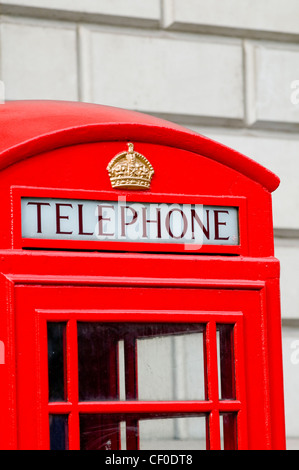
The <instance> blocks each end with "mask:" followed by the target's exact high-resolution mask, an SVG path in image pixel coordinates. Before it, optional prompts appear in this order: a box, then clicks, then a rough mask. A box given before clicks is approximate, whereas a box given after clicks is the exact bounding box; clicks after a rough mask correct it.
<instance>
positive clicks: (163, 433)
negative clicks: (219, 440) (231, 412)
mask: <svg viewBox="0 0 299 470" xmlns="http://www.w3.org/2000/svg"><path fill="white" fill-rule="evenodd" d="M80 449H81V450H136V449H141V450H172V449H174V450H176V449H180V450H188V449H190V450H192V449H202V450H204V449H206V416H205V415H200V416H184V415H179V414H178V415H176V416H170V417H169V416H164V417H161V416H156V415H149V416H147V417H142V419H141V418H140V416H139V417H137V416H135V415H127V416H126V415H110V416H107V415H100V414H82V415H80Z"/></svg>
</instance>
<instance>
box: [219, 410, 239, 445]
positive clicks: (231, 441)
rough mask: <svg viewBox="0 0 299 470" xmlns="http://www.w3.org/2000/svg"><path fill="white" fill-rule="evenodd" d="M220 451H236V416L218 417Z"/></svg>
mask: <svg viewBox="0 0 299 470" xmlns="http://www.w3.org/2000/svg"><path fill="white" fill-rule="evenodd" d="M220 431H221V449H222V450H237V448H238V447H237V414H236V413H222V414H221V415H220Z"/></svg>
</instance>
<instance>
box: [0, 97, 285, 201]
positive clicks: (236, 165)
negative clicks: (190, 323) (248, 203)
mask: <svg viewBox="0 0 299 470" xmlns="http://www.w3.org/2000/svg"><path fill="white" fill-rule="evenodd" d="M0 129H1V132H0V135H1V139H0V170H1V169H4V168H6V167H7V166H9V165H12V164H14V163H17V162H18V161H21V160H23V159H25V158H28V157H31V156H34V155H37V154H39V153H42V152H45V151H50V150H54V149H57V148H61V147H65V146H70V145H76V144H82V143H88V142H90V143H93V142H101V141H106V142H108V141H123V140H129V141H131V140H133V141H134V142H148V143H153V144H160V145H166V146H169V147H175V148H179V149H183V150H187V151H191V152H194V153H197V154H200V155H203V156H205V157H207V158H210V159H212V160H215V161H217V162H219V163H222V164H223V165H226V166H228V167H230V168H233V169H234V170H236V171H238V172H239V173H242V174H243V175H245V176H247V177H248V178H250V179H252V180H253V181H255V182H257V183H260V184H261V185H262V186H263V187H265V188H266V189H267V190H268V191H270V192H272V191H274V190H275V189H276V188H277V187H278V185H279V178H278V177H277V176H276V175H275V174H273V173H272V172H271V171H270V170H268V169H266V168H264V167H263V166H261V165H259V164H258V163H256V162H255V161H254V160H252V159H250V158H248V157H246V156H244V155H242V154H240V153H239V152H236V151H235V150H232V149H230V148H228V147H226V146H224V145H222V144H220V143H217V142H215V141H213V140H211V139H209V138H207V137H204V136H202V135H200V134H198V133H196V132H194V131H191V130H189V129H186V128H184V127H182V126H179V125H177V124H174V123H171V122H169V121H166V120H163V119H159V118H156V117H153V116H150V115H147V114H143V113H139V112H135V111H129V110H125V109H120V108H115V107H110V106H103V105H97V104H89V103H79V102H65V101H38V100H36V101H35V100H33V101H8V102H6V103H4V104H2V105H0Z"/></svg>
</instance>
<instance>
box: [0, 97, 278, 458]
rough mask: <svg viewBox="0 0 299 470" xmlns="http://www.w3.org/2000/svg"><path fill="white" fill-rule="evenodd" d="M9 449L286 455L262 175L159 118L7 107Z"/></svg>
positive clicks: (45, 106)
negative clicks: (239, 451)
mask: <svg viewBox="0 0 299 470" xmlns="http://www.w3.org/2000/svg"><path fill="white" fill-rule="evenodd" d="M0 123H1V142H0V152H1V153H0V170H1V172H0V188H1V189H0V198H1V225H0V266H1V268H0V272H1V275H0V289H1V295H0V302H1V305H0V317H1V323H0V324H1V329H0V341H1V345H2V346H3V348H2V349H3V351H4V352H5V358H4V360H3V361H2V362H4V363H3V364H1V365H0V380H1V387H0V416H1V427H0V445H1V448H3V449H53V450H56V449H70V450H72V449H82V450H83V449H101V450H105V449H112V450H113V449H127V450H132V449H166V450H168V449H190V448H195V449H198V448H202V449H211V450H213V449H284V448H285V428H284V404H283V380H282V350H281V323H280V297H279V295H280V294H279V262H278V261H277V260H276V259H275V257H274V254H273V227H272V209H271V192H272V191H274V190H275V189H276V187H277V186H278V184H279V180H278V178H277V177H276V176H275V175H273V174H272V173H271V172H270V171H268V170H267V169H265V168H263V167H261V166H259V165H258V164H257V163H255V162H254V161H252V160H250V159H248V158H246V157H244V156H242V155H240V154H238V153H237V152H235V151H233V150H231V149H228V148H226V147H224V146H222V145H220V144H218V143H216V142H213V141H211V140H209V139H207V138H205V137H203V136H200V135H198V134H196V133H194V132H192V131H190V130H187V129H184V128H182V127H180V126H177V125H174V124H171V123H169V122H166V121H163V120H160V119H156V118H154V117H150V116H146V115H142V114H139V113H134V112H130V111H125V110H120V109H116V108H109V107H103V106H97V105H89V104H79V103H64V102H38V101H37V102H11V103H6V104H4V105H2V106H1V109H0Z"/></svg>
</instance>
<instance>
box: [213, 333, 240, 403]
mask: <svg viewBox="0 0 299 470" xmlns="http://www.w3.org/2000/svg"><path fill="white" fill-rule="evenodd" d="M217 348H218V351H217V355H218V372H219V385H220V390H219V397H220V399H221V400H226V399H233V400H234V399H235V398H236V387H235V359H234V325H231V324H218V325H217Z"/></svg>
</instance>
